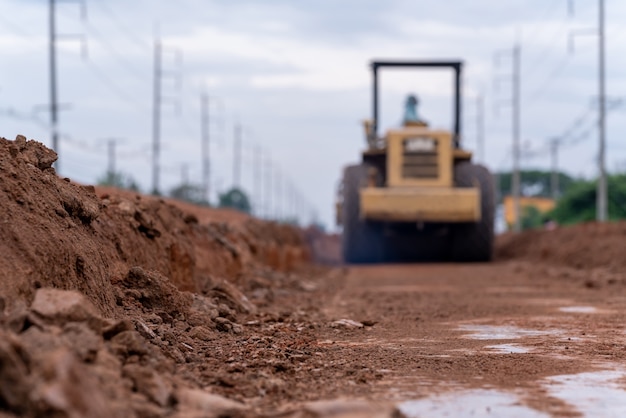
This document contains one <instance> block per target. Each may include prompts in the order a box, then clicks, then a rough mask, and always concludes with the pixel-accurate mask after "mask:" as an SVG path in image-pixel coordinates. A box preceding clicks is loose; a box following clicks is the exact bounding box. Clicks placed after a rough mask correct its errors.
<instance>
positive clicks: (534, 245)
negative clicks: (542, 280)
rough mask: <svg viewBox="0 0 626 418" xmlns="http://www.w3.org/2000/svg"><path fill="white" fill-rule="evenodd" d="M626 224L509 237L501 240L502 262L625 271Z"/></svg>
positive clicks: (499, 253) (498, 255) (592, 224)
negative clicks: (530, 262)
mask: <svg viewBox="0 0 626 418" xmlns="http://www.w3.org/2000/svg"><path fill="white" fill-rule="evenodd" d="M625 252H626V222H608V223H596V222H589V223H585V224H580V225H575V226H568V227H559V228H557V229H554V230H533V231H526V232H523V233H520V234H512V233H507V234H504V235H501V236H499V237H498V239H497V245H496V258H497V259H499V260H513V259H515V260H524V261H541V262H544V263H549V264H554V265H564V266H568V267H572V268H576V269H593V268H605V269H608V270H611V271H616V272H617V271H624V269H625V268H626V259H625V258H624V257H623V254H624V253H625Z"/></svg>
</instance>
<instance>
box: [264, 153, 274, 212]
mask: <svg viewBox="0 0 626 418" xmlns="http://www.w3.org/2000/svg"><path fill="white" fill-rule="evenodd" d="M272 176H273V171H272V160H271V159H270V155H269V153H267V152H266V153H265V207H266V210H267V215H266V216H267V218H268V219H272V216H273V213H272V192H273V190H272Z"/></svg>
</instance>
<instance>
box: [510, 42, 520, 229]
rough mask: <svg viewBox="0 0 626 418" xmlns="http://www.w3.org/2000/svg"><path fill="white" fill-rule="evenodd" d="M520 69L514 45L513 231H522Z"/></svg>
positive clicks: (516, 48)
mask: <svg viewBox="0 0 626 418" xmlns="http://www.w3.org/2000/svg"><path fill="white" fill-rule="evenodd" d="M520 67H521V46H520V44H516V45H515V46H514V47H513V80H512V81H513V179H512V180H513V184H512V189H513V190H512V191H513V213H514V219H515V225H514V231H515V232H519V231H521V229H522V223H521V207H520V189H521V184H520V183H521V181H520V171H519V159H520V118H521V106H520V104H521V103H520V102H521V96H520V87H521V86H520V84H521V80H520Z"/></svg>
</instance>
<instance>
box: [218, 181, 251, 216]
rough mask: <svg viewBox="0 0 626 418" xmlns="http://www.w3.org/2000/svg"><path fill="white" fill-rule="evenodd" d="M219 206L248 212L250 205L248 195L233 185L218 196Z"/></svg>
mask: <svg viewBox="0 0 626 418" xmlns="http://www.w3.org/2000/svg"><path fill="white" fill-rule="evenodd" d="M219 206H220V207H221V208H233V209H237V210H239V211H241V212H245V213H250V212H251V211H252V205H250V199H249V198H248V195H247V194H246V193H245V192H244V191H243V190H241V189H240V188H238V187H233V188H232V189H230V190H228V191H227V192H225V193H222V194H220V196H219Z"/></svg>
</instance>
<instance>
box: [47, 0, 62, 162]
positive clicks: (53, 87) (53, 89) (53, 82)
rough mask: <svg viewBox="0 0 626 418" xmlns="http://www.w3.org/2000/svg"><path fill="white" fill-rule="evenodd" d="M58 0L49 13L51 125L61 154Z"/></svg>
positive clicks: (51, 0)
mask: <svg viewBox="0 0 626 418" xmlns="http://www.w3.org/2000/svg"><path fill="white" fill-rule="evenodd" d="M55 6H56V0H50V1H49V13H50V16H49V18H50V23H49V29H50V33H49V37H50V45H49V49H50V52H49V54H50V57H49V58H50V125H51V128H52V148H53V149H54V151H55V152H56V153H57V155H60V148H59V131H58V129H59V127H58V123H59V120H58V115H57V106H58V98H57V63H56V19H55V16H56V10H55ZM56 169H57V171H59V170H60V164H59V161H58V160H57V162H56Z"/></svg>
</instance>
